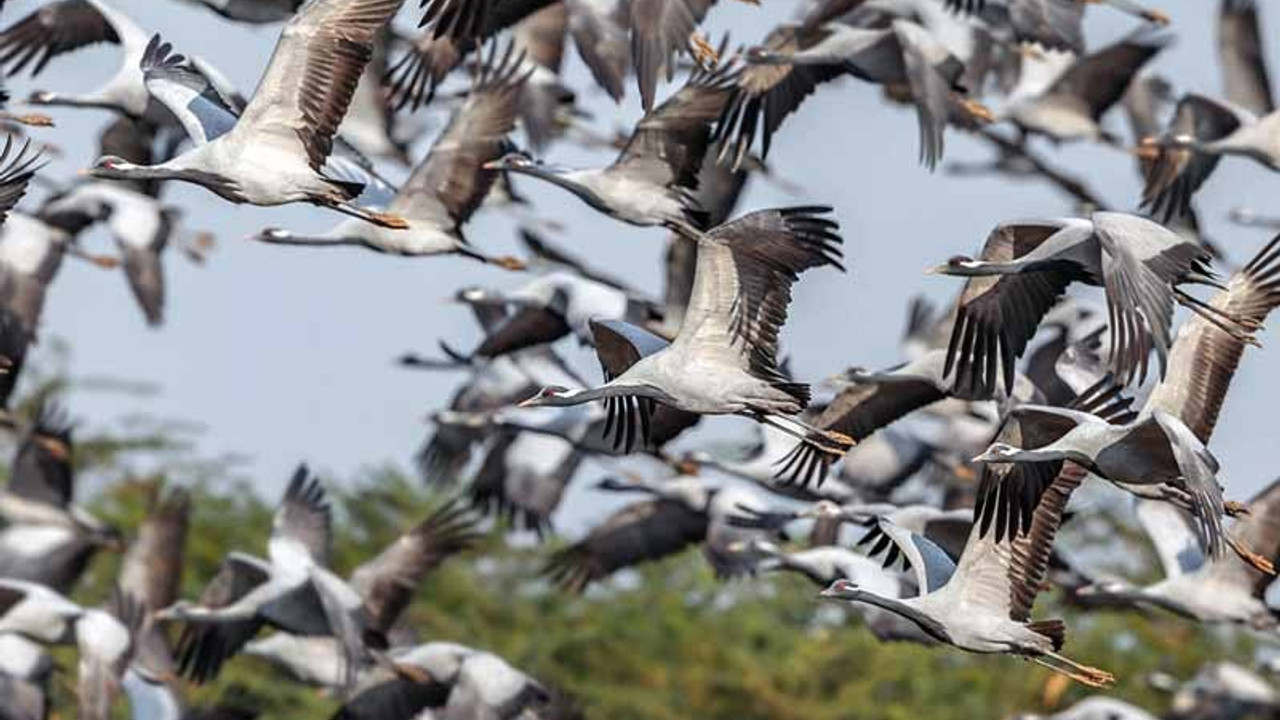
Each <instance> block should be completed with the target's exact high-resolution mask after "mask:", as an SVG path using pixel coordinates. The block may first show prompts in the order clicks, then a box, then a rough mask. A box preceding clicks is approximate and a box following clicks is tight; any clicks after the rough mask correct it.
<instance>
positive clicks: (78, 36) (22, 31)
mask: <svg viewBox="0 0 1280 720" xmlns="http://www.w3.org/2000/svg"><path fill="white" fill-rule="evenodd" d="M101 42H106V43H113V44H119V43H120V36H119V35H118V34H117V33H116V29H115V28H114V27H112V25H111V23H109V22H108V21H107V18H106V17H104V16H103V14H102V13H101V12H99V11H98V8H96V7H94V5H93V4H92V3H90V2H88V0H59V2H53V3H50V4H48V5H45V6H44V7H42V8H40V9H39V10H36V11H35V12H32V13H31V14H29V15H27V16H26V17H24V18H23V19H21V20H19V21H18V22H16V23H14V24H13V25H10V26H9V27H7V28H5V30H4V32H0V65H3V66H5V67H6V72H7V73H8V74H9V75H17V74H18V73H20V72H22V69H23V68H25V67H26V66H27V65H29V64H30V63H31V62H32V61H33V60H34V61H35V65H34V66H32V68H31V74H32V75H39V74H40V71H41V70H44V66H45V65H47V64H48V63H49V61H50V60H52V59H53V58H55V57H57V56H59V55H62V54H64V53H69V52H72V51H73V50H79V49H80V48H82V47H85V46H88V45H93V44H95V43H101Z"/></svg>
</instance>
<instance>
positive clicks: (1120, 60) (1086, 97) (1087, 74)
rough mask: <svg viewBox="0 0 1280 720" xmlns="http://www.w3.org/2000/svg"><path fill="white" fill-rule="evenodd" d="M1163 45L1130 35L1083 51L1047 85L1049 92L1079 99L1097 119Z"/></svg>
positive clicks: (1121, 94) (1122, 94)
mask: <svg viewBox="0 0 1280 720" xmlns="http://www.w3.org/2000/svg"><path fill="white" fill-rule="evenodd" d="M1164 45H1165V41H1164V40H1161V39H1154V40H1149V39H1148V40H1144V39H1141V38H1138V39H1130V40H1123V41H1121V42H1118V43H1116V44H1115V45H1111V46H1110V47H1107V48H1103V49H1102V50H1099V51H1098V52H1096V53H1093V54H1091V55H1086V56H1085V57H1083V58H1080V59H1079V60H1077V61H1076V62H1075V63H1074V64H1073V65H1072V66H1071V67H1070V68H1068V69H1067V71H1066V72H1065V73H1063V74H1062V77H1060V78H1058V79H1057V80H1055V81H1054V83H1053V84H1052V85H1050V86H1049V90H1048V94H1049V95H1058V96H1063V97H1071V98H1077V99H1079V100H1080V102H1082V103H1083V104H1084V108H1083V109H1084V110H1085V111H1086V112H1087V113H1088V115H1089V116H1090V117H1092V118H1093V119H1094V120H1097V119H1099V118H1101V117H1102V114H1103V113H1105V112H1106V111H1107V110H1108V109H1109V108H1110V107H1111V106H1112V105H1115V104H1116V103H1117V102H1118V101H1119V100H1120V98H1121V97H1123V96H1124V92H1125V90H1128V89H1129V82H1130V81H1132V80H1133V76H1134V75H1136V74H1137V72H1138V71H1139V70H1141V69H1142V66H1143V65H1146V64H1147V62H1148V61H1150V60H1151V58H1153V57H1155V56H1156V54H1157V53H1159V52H1160V51H1161V50H1162V49H1164Z"/></svg>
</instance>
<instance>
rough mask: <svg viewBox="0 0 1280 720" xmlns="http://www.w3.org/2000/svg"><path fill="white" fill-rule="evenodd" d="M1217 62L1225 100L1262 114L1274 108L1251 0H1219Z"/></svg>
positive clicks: (1256, 10) (1254, 6)
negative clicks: (1224, 91)
mask: <svg viewBox="0 0 1280 720" xmlns="http://www.w3.org/2000/svg"><path fill="white" fill-rule="evenodd" d="M1218 63H1219V65H1220V66H1221V68H1222V80H1223V85H1225V86H1226V94H1227V100H1230V101H1231V102H1233V103H1235V104H1236V105H1239V106H1240V107H1243V108H1247V109H1248V110H1249V112H1251V113H1253V114H1255V115H1257V116H1259V117H1261V116H1263V115H1266V114H1268V113H1270V112H1271V111H1272V110H1274V109H1275V101H1274V99H1273V98H1272V95H1271V77H1270V74H1269V73H1268V72H1267V57H1266V52H1265V48H1264V47H1263V45H1262V33H1261V32H1260V30H1259V24H1258V6H1257V3H1255V2H1254V0H1222V10H1221V12H1220V13H1219V15H1218Z"/></svg>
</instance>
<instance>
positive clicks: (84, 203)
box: [40, 181, 212, 327]
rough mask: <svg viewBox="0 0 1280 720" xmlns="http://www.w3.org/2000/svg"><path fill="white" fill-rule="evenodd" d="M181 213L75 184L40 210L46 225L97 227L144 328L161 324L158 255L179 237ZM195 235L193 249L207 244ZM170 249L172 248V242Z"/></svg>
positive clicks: (121, 190) (109, 186)
mask: <svg viewBox="0 0 1280 720" xmlns="http://www.w3.org/2000/svg"><path fill="white" fill-rule="evenodd" d="M182 214H183V213H182V209H181V208H179V207H177V206H174V205H165V204H162V203H160V202H159V201H157V200H155V199H154V198H152V197H150V196H148V195H145V194H143V193H140V192H135V191H134V190H132V189H130V188H129V187H128V186H125V185H120V184H117V183H114V182H106V181H89V182H83V183H77V184H75V185H73V186H71V187H69V188H67V189H66V190H64V191H63V192H61V193H58V194H56V195H54V196H52V197H50V198H48V199H47V200H46V201H45V202H44V204H43V205H42V206H41V208H40V215H41V217H42V218H44V219H45V220H46V221H48V222H51V223H52V224H54V225H57V226H61V227H76V228H79V230H78V231H77V232H83V230H84V229H87V228H88V227H89V226H91V225H93V224H95V223H97V222H102V223H105V224H106V226H107V228H108V229H109V230H110V232H111V235H112V238H113V239H114V240H115V242H116V246H117V247H118V248H119V250H120V258H121V265H122V266H123V267H124V274H125V278H126V279H127V280H128V282H129V289H130V290H131V291H132V292H133V296H134V299H136V300H137V302H138V306H139V308H141V310H142V314H143V317H144V318H145V320H146V322H147V325H149V326H151V327H157V326H159V325H161V324H162V323H163V322H164V305H165V280H164V266H163V264H162V262H161V255H162V254H163V253H164V251H165V250H166V249H167V248H168V247H169V244H170V242H174V241H176V240H178V239H179V238H180V237H181V236H182V234H183V229H182V227H181V219H182ZM211 237H212V236H210V235H209V234H208V233H198V234H197V236H196V238H195V240H194V243H195V245H196V246H200V245H204V244H207V243H208V242H210V238H211ZM175 244H177V243H176V242H175Z"/></svg>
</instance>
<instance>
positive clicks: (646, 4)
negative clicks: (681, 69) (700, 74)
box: [630, 0, 715, 111]
mask: <svg viewBox="0 0 1280 720" xmlns="http://www.w3.org/2000/svg"><path fill="white" fill-rule="evenodd" d="M714 2H715V0H631V2H630V8H631V61H632V65H633V66H634V68H635V71H636V81H637V82H638V83H639V86H640V104H641V106H642V107H643V108H644V109H645V110H646V111H648V110H649V109H650V108H652V107H653V99H654V96H655V95H656V94H657V91H658V79H659V77H661V76H662V75H664V74H665V75H666V79H667V81H668V82H669V81H670V80H671V78H672V77H673V76H674V75H675V70H676V67H675V57H676V53H678V52H680V51H682V50H684V49H686V48H687V47H688V44H689V36H690V35H692V34H693V32H694V30H696V29H697V28H698V24H699V23H701V22H702V19H703V18H704V17H706V16H707V10H709V9H710V8H711V5H712V4H713V3H714Z"/></svg>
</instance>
